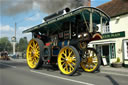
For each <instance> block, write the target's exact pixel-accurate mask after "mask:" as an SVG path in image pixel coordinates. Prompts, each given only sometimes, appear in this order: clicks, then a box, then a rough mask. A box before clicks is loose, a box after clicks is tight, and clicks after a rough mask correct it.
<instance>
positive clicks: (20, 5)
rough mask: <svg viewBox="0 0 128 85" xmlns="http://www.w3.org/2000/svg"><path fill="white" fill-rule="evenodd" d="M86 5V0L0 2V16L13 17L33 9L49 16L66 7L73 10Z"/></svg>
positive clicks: (17, 0)
mask: <svg viewBox="0 0 128 85" xmlns="http://www.w3.org/2000/svg"><path fill="white" fill-rule="evenodd" d="M87 4H88V0H0V14H1V15H3V16H14V15H16V14H19V13H23V12H28V11H30V10H33V9H35V8H39V10H40V11H42V12H45V13H48V14H51V13H54V12H56V11H59V10H61V9H64V8H66V7H69V8H70V9H74V8H77V7H79V6H83V5H84V6H87Z"/></svg>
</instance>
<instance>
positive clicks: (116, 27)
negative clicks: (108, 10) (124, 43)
mask: <svg viewBox="0 0 128 85" xmlns="http://www.w3.org/2000/svg"><path fill="white" fill-rule="evenodd" d="M116 18H119V20H117V19H116ZM120 31H125V32H127V33H126V36H128V14H125V15H122V16H117V17H115V18H111V21H110V32H111V33H114V32H120Z"/></svg>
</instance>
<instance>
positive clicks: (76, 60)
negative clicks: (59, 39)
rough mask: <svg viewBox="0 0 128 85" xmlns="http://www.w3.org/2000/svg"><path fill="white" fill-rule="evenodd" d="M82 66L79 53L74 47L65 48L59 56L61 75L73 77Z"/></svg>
mask: <svg viewBox="0 0 128 85" xmlns="http://www.w3.org/2000/svg"><path fill="white" fill-rule="evenodd" d="M79 65H80V57H79V53H78V51H77V50H76V48H74V47H73V46H65V47H63V48H62V49H61V50H60V52H59V55H58V67H59V69H60V71H61V73H63V74H65V75H70V76H71V75H73V74H74V73H75V72H76V71H77V69H78V67H79Z"/></svg>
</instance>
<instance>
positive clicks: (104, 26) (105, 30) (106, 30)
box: [103, 24, 110, 33]
mask: <svg viewBox="0 0 128 85" xmlns="http://www.w3.org/2000/svg"><path fill="white" fill-rule="evenodd" d="M109 32H110V28H109V25H105V24H104V25H103V33H109Z"/></svg>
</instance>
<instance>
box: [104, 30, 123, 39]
mask: <svg viewBox="0 0 128 85" xmlns="http://www.w3.org/2000/svg"><path fill="white" fill-rule="evenodd" d="M102 37H103V39H111V38H120V37H125V32H124V31H123V32H116V33H108V34H103V35H102Z"/></svg>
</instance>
